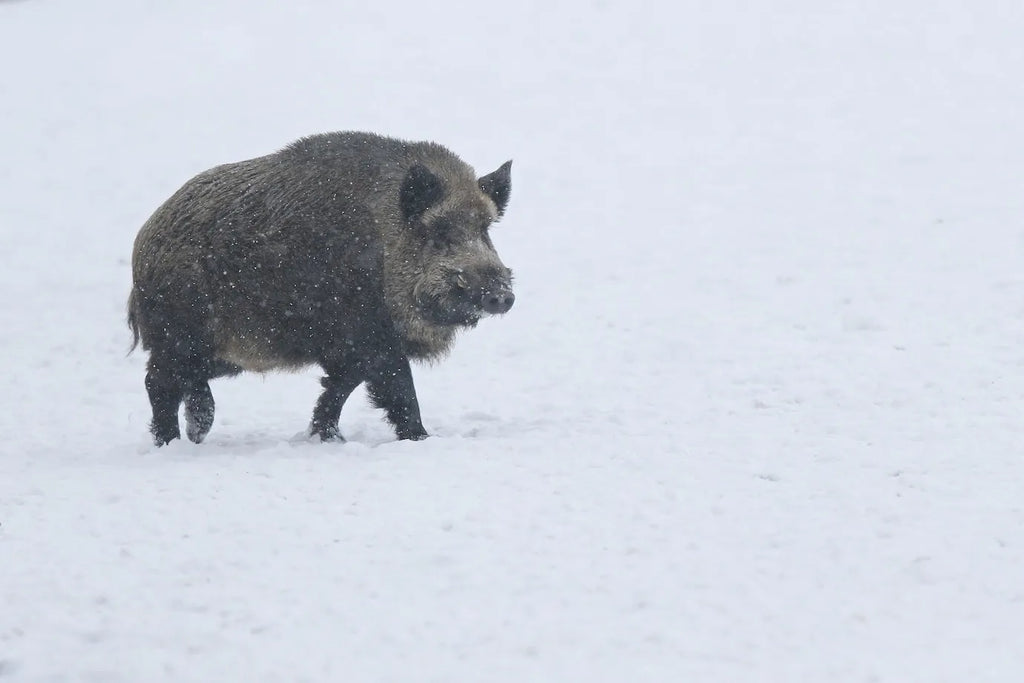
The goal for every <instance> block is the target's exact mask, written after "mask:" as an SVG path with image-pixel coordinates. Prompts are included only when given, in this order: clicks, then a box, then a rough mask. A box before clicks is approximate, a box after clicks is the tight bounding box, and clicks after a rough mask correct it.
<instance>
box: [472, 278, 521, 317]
mask: <svg viewBox="0 0 1024 683" xmlns="http://www.w3.org/2000/svg"><path fill="white" fill-rule="evenodd" d="M515 302H516V295H515V294H513V293H512V289H511V288H510V287H508V286H507V285H504V284H502V285H499V286H498V287H497V288H495V289H491V290H488V291H486V292H484V295H483V298H482V299H481V300H480V307H481V308H483V309H484V312H485V313H490V314H491V315H501V314H503V313H508V311H509V309H510V308H512V304H514V303H515Z"/></svg>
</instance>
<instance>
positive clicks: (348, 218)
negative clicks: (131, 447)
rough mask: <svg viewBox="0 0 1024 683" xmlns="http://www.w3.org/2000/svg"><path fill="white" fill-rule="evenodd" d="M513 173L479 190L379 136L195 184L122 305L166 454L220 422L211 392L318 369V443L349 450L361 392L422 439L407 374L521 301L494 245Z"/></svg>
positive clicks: (322, 145) (444, 163)
mask: <svg viewBox="0 0 1024 683" xmlns="http://www.w3.org/2000/svg"><path fill="white" fill-rule="evenodd" d="M511 164H512V162H511V161H508V162H506V163H504V164H503V165H502V166H501V167H500V168H498V169H497V170H496V171H494V172H492V173H490V174H487V175H485V176H483V177H481V178H479V179H478V178H477V177H476V174H475V173H474V171H473V169H472V168H471V167H470V166H469V165H468V164H466V163H465V162H464V161H462V160H461V159H459V157H457V156H456V155H455V154H453V153H452V152H451V151H449V150H448V149H446V148H445V147H442V146H441V145H439V144H436V143H433V142H409V141H404V140H398V139H393V138H387V137H382V136H379V135H374V134H371V133H356V132H338V133H326V134H320V135H313V136H310V137H306V138H303V139H300V140H298V141H296V142H294V143H292V144H290V145H288V146H287V147H285V148H284V149H282V150H280V151H278V152H276V153H273V154H269V155H267V156H262V157H258V158H255V159H250V160H247V161H240V162H237V163H231V164H226V165H223V166H217V167H215V168H212V169H210V170H208V171H205V172H203V173H200V174H199V175H197V176H196V177H194V178H192V179H191V180H189V181H188V182H187V183H185V185H184V186H183V187H182V188H181V189H180V190H178V191H177V192H176V193H175V194H174V195H173V196H171V198H170V199H168V200H167V201H166V202H165V203H164V204H163V205H162V206H161V207H160V208H158V209H157V210H156V212H155V213H154V214H153V215H152V216H151V217H150V218H149V220H148V221H146V223H145V224H144V225H143V226H142V228H141V230H140V231H139V233H138V236H137V237H136V239H135V246H134V250H133V254H132V279H133V286H132V290H131V294H130V296H129V299H128V325H129V327H130V328H131V330H132V333H133V336H134V342H133V344H132V348H133V349H134V348H135V346H136V345H137V344H138V343H139V341H140V340H141V342H142V348H143V349H145V350H146V351H148V352H149V360H148V363H147V372H146V382H145V383H146V390H147V392H148V394H149V401H150V404H151V406H152V409H153V419H152V422H151V423H150V431H151V432H152V435H153V439H154V441H155V442H156V444H157V445H163V444H166V443H168V442H169V441H171V440H173V439H176V438H179V437H180V431H179V426H178V410H179V407H180V406H181V404H182V403H184V405H185V421H186V433H187V435H188V438H189V439H190V440H192V441H193V442H196V443H199V442H200V441H202V440H203V438H204V437H205V436H206V434H207V433H208V432H209V430H210V427H211V426H212V425H213V415H214V401H213V394H212V393H211V392H210V384H209V381H210V380H211V379H214V378H216V377H223V376H230V375H237V374H238V373H240V372H242V371H252V372H260V373H262V372H266V371H268V370H278V369H284V370H287V369H298V368H302V367H305V366H309V365H312V364H317V365H319V366H320V367H321V368H323V370H324V373H325V377H323V379H322V380H321V384H322V385H323V388H324V389H323V393H322V394H321V396H320V398H319V400H318V401H317V403H316V406H315V408H314V410H313V418H312V421H311V423H310V426H309V431H310V434H311V435H313V436H315V437H319V438H320V439H321V440H323V441H338V440H343V438H342V435H341V433H340V432H339V430H338V418H339V416H340V414H341V409H342V406H343V405H344V403H345V400H346V399H347V398H348V397H349V395H350V394H351V393H352V391H353V390H355V388H356V387H358V386H359V385H360V384H362V383H363V382H365V383H366V386H367V393H368V394H369V396H370V398H371V400H372V401H373V403H374V405H376V406H377V407H378V408H382V409H383V410H384V411H385V414H386V417H387V420H388V421H389V422H390V423H391V424H392V426H393V427H394V429H395V432H396V434H397V436H398V438H399V439H423V438H425V437H426V436H427V432H426V431H425V430H424V428H423V424H422V422H421V419H420V409H419V403H418V401H417V398H416V389H415V387H414V386H413V378H412V373H411V370H410V367H409V361H410V359H413V360H433V359H438V358H441V357H442V356H444V355H445V354H446V353H447V352H448V350H449V348H450V347H451V344H452V341H453V339H454V337H455V334H456V332H457V331H458V330H460V329H462V328H469V327H473V326H475V325H476V324H477V322H478V321H479V320H480V319H481V318H482V317H483V316H487V315H493V314H504V313H506V312H507V311H508V310H509V309H510V308H511V307H512V304H513V302H514V301H515V296H514V294H513V292H512V273H511V271H510V270H509V269H508V268H506V267H505V265H504V264H503V263H502V261H501V259H500V258H499V257H498V253H497V252H496V251H495V248H494V244H493V243H492V242H491V238H490V235H489V228H490V226H491V225H492V224H493V223H495V222H496V221H497V220H498V219H499V218H501V216H502V215H503V214H504V213H505V208H506V206H507V204H508V199H509V191H510V187H511V179H510V171H511Z"/></svg>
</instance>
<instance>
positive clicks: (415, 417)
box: [366, 353, 428, 441]
mask: <svg viewBox="0 0 1024 683" xmlns="http://www.w3.org/2000/svg"><path fill="white" fill-rule="evenodd" d="M366 389H367V393H368V394H369V395H370V400H372V401H373V404H374V405H375V406H377V407H378V408H383V409H384V411H385V412H386V413H387V418H388V422H390V423H391V424H392V425H393V426H394V428H395V433H396V434H397V435H398V438H399V439H411V440H413V441H419V440H421V439H425V438H427V436H428V435H427V431H426V430H425V429H423V423H422V422H421V421H420V404H419V401H418V400H417V399H416V387H415V386H414V385H413V383H412V369H411V368H410V367H409V358H408V357H406V356H405V355H404V354H402V355H399V354H397V353H395V354H389V355H388V356H387V357H385V358H384V359H382V360H381V362H380V363H378V364H377V365H376V366H375V367H374V368H373V369H372V371H371V373H370V377H369V379H368V380H367V382H366Z"/></svg>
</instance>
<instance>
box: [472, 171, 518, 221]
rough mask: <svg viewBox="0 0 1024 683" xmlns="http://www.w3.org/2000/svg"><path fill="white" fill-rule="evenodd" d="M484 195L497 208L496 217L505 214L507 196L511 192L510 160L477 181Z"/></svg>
mask: <svg viewBox="0 0 1024 683" xmlns="http://www.w3.org/2000/svg"><path fill="white" fill-rule="evenodd" d="M477 182H478V183H479V185H480V189H481V190H483V192H484V194H485V195H487V196H488V197H490V198H491V199H493V200H494V205H495V206H497V207H498V215H499V216H501V215H502V214H504V213H505V207H506V206H507V205H508V195H509V193H510V192H511V191H512V160H511V159H509V160H508V161H506V162H505V163H503V164H502V165H501V166H500V167H499V168H498V170H497V171H495V172H493V173H488V174H487V175H485V176H484V177H483V178H481V179H480V180H478V181H477Z"/></svg>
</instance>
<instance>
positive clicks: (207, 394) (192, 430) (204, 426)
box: [185, 382, 214, 443]
mask: <svg viewBox="0 0 1024 683" xmlns="http://www.w3.org/2000/svg"><path fill="white" fill-rule="evenodd" d="M213 406H214V404H213V392H212V391H210V383H209V382H199V383H196V384H193V385H192V386H191V387H190V388H189V390H188V393H187V394H185V433H186V434H187V435H188V440H189V441H191V442H192V443H200V442H201V441H202V440H203V438H204V437H206V435H207V434H208V433H209V431H210V427H212V426H213Z"/></svg>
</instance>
